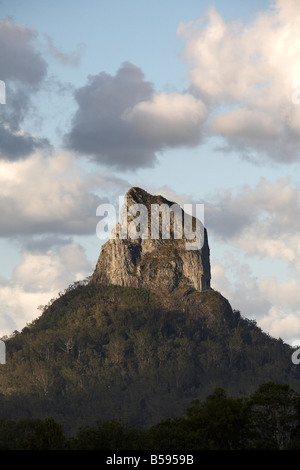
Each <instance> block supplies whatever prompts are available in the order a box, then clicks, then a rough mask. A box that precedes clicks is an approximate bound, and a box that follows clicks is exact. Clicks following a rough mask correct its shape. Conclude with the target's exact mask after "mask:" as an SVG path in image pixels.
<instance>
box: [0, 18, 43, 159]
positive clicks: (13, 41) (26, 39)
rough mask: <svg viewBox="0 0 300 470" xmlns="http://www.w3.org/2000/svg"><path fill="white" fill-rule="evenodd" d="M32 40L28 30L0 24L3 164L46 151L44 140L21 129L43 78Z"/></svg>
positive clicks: (33, 35) (0, 145) (5, 22)
mask: <svg viewBox="0 0 300 470" xmlns="http://www.w3.org/2000/svg"><path fill="white" fill-rule="evenodd" d="M36 37H37V33H36V32H35V31H34V30H33V29H31V28H27V27H25V26H22V25H19V24H16V23H13V22H12V21H10V20H0V57H1V63H0V78H1V80H3V81H4V82H5V85H6V104H5V105H3V106H1V114H0V158H2V159H5V160H18V159H20V158H24V157H27V156H29V155H30V154H31V153H32V152H33V151H35V150H36V149H38V148H50V143H49V141H48V139H46V138H41V137H38V136H35V135H32V134H30V133H28V132H25V131H24V130H23V129H22V124H23V121H24V119H25V117H26V115H27V114H28V113H29V112H30V110H31V109H32V99H31V98H32V95H33V93H35V92H36V91H37V90H39V89H40V87H41V85H42V83H43V80H44V79H45V77H46V74H47V63H46V61H45V60H44V59H43V58H42V57H41V55H40V53H39V52H38V50H37V47H36V44H35V41H36Z"/></svg>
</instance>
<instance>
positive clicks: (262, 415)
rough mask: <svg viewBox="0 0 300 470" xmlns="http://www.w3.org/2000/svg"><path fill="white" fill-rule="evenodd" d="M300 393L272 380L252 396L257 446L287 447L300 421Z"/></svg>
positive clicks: (253, 424) (255, 443)
mask: <svg viewBox="0 0 300 470" xmlns="http://www.w3.org/2000/svg"><path fill="white" fill-rule="evenodd" d="M299 398H300V396H299V395H298V393H296V392H295V391H294V390H292V389H291V387H290V386H289V385H288V384H277V383H274V382H268V383H264V384H262V385H260V386H259V387H258V389H257V390H256V391H255V392H254V393H253V394H252V395H251V397H250V413H251V429H252V435H253V439H252V443H251V445H252V446H253V447H254V448H256V449H257V448H261V449H280V450H281V449H286V448H287V447H288V445H289V443H290V441H291V436H292V434H293V432H294V431H295V429H296V428H297V426H298V423H299V412H298V410H299Z"/></svg>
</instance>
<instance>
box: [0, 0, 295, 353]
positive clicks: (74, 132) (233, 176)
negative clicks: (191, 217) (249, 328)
mask: <svg viewBox="0 0 300 470" xmlns="http://www.w3.org/2000/svg"><path fill="white" fill-rule="evenodd" d="M299 30H300V2H299V1H298V0H277V1H271V2H269V1H266V0H255V1H251V2H250V1H244V2H240V1H237V0H236V1H235V0H228V1H215V2H209V1H207V0H202V1H201V0H197V1H196V0H186V1H184V2H180V1H175V0H163V1H161V0H160V1H158V0H153V1H151V2H149V1H146V0H127V1H126V2H125V1H124V0H110V1H107V0H97V1H96V0H85V1H82V0H77V1H76V0H75V1H73V2H70V1H67V0H60V1H56V0H53V1H51V2H50V1H48V2H46V1H44V2H41V1H38V0H27V1H26V2H25V1H22V0H2V1H1V0H0V80H2V82H3V83H4V84H5V89H4V88H3V86H2V88H1V90H0V98H1V97H2V99H0V102H1V104H0V220H1V224H0V254H1V263H0V337H1V336H3V335H8V336H9V335H10V334H12V333H13V332H14V331H15V330H17V331H21V330H22V328H24V327H25V326H26V324H28V323H30V322H31V321H33V320H34V319H36V318H37V317H38V316H39V315H40V314H41V309H40V306H43V305H47V304H48V303H49V302H51V299H53V298H56V297H57V296H58V294H59V293H60V292H63V291H64V290H65V289H66V288H67V287H68V286H69V285H70V284H72V283H73V282H76V281H78V280H82V279H85V278H87V277H88V276H90V275H91V274H92V272H93V270H94V267H95V264H96V261H97V258H98V256H99V253H100V249H101V244H102V243H103V240H99V238H98V237H97V235H96V226H97V223H98V222H99V217H97V215H96V210H97V207H98V206H99V205H100V204H102V203H112V204H117V202H118V198H119V196H122V195H124V194H125V193H126V192H127V191H128V190H129V189H130V187H132V186H140V187H142V188H143V189H145V190H146V191H148V192H151V193H153V194H161V195H163V196H165V197H167V198H168V199H170V200H172V201H176V202H178V203H180V204H186V203H202V204H204V218H205V225H206V227H207V230H208V237H209V245H210V254H211V268H212V287H213V288H214V289H216V290H218V291H220V292H221V293H222V294H223V295H224V296H225V297H226V298H227V299H228V300H229V301H230V303H231V305H232V307H233V308H234V309H236V310H239V311H240V312H241V314H242V316H244V317H247V318H250V319H252V320H256V321H257V324H258V326H260V327H261V328H262V330H263V331H265V332H266V333H268V334H270V335H271V336H273V337H275V338H281V339H283V340H284V341H285V342H287V343H289V344H293V345H294V344H299V343H300V238H299V233H300V218H299V212H300V211H299V210H300V173H299V169H300V36H299ZM0 85H1V82H0ZM2 85H3V84H2ZM1 93H2V94H1ZM3 93H4V95H3ZM3 96H4V97H5V103H3Z"/></svg>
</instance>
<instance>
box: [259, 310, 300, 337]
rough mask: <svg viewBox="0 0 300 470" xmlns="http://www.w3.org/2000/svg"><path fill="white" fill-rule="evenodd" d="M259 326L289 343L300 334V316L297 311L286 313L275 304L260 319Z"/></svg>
mask: <svg viewBox="0 0 300 470" xmlns="http://www.w3.org/2000/svg"><path fill="white" fill-rule="evenodd" d="M259 326H260V327H261V328H262V330H263V331H265V332H267V333H269V334H270V335H271V336H273V337H275V338H282V339H284V340H285V341H288V342H289V344H293V342H294V341H295V339H297V338H299V336H300V316H299V315H297V314H296V313H286V312H285V311H284V310H282V309H280V308H277V307H275V306H273V307H271V309H270V311H269V312H268V314H267V315H266V316H265V317H263V318H262V319H261V320H260V321H259ZM297 344H299V342H298V343H297Z"/></svg>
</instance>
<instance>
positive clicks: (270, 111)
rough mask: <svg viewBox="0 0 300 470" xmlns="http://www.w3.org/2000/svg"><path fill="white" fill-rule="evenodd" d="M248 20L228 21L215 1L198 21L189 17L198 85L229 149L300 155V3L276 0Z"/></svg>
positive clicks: (189, 54)
mask: <svg viewBox="0 0 300 470" xmlns="http://www.w3.org/2000/svg"><path fill="white" fill-rule="evenodd" d="M272 6H273V8H270V9H269V10H267V11H265V12H260V13H259V14H258V16H257V17H256V18H255V20H254V21H253V22H252V23H250V24H246V25H243V24H242V23H241V22H238V21H225V20H224V19H223V18H222V16H221V15H220V14H219V13H218V12H217V11H216V10H215V9H214V8H213V7H212V8H210V9H209V10H208V11H207V13H206V15H204V16H203V17H202V18H200V19H199V20H197V21H192V22H189V23H187V24H184V23H181V24H180V25H179V27H178V34H179V35H180V36H182V37H184V39H185V41H186V45H185V50H184V54H183V58H184V60H185V61H186V63H187V65H188V67H189V79H190V81H191V89H192V90H193V92H194V93H195V94H196V95H197V96H200V97H201V99H203V100H204V102H205V103H207V105H208V107H209V109H210V111H211V117H210V122H209V125H208V127H209V129H210V133H211V134H215V135H221V136H223V137H224V139H225V146H224V147H223V149H224V148H225V149H227V150H238V151H239V152H240V154H242V155H244V156H245V157H247V158H252V159H254V160H256V161H257V160H258V156H259V158H260V159H261V157H262V156H264V157H268V158H269V159H270V160H273V161H280V162H292V161H295V160H297V159H299V151H298V148H299V138H300V132H299V129H300V127H299V123H300V106H297V105H295V104H294V103H293V102H292V94H293V92H295V90H293V88H292V86H293V84H294V82H296V81H298V82H299V80H300V63H299V54H300V39H299V30H300V4H299V2H297V1H295V0H285V1H281V0H278V1H275V2H274V4H273V5H272Z"/></svg>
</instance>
